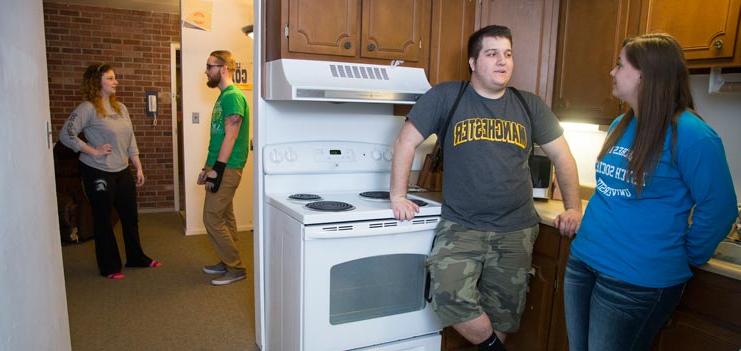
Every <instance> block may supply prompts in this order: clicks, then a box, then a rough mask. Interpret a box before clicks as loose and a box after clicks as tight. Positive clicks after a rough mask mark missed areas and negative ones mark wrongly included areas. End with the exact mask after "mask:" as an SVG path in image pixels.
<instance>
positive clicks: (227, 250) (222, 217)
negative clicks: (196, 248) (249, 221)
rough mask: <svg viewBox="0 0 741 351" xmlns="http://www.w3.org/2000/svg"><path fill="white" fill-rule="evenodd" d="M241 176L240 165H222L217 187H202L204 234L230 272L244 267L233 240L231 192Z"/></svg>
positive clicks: (234, 220) (235, 187)
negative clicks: (225, 167)
mask: <svg viewBox="0 0 741 351" xmlns="http://www.w3.org/2000/svg"><path fill="white" fill-rule="evenodd" d="M241 178H242V170H241V169H233V168H227V169H225V170H224V177H223V178H222V180H221V186H220V187H219V191H217V192H215V193H213V192H211V191H210V190H208V189H206V201H205V203H204V204H203V224H204V225H205V226H206V231H207V232H208V238H209V239H210V240H211V244H212V245H213V246H214V250H216V254H217V255H218V256H219V259H220V260H221V262H223V263H224V264H225V265H226V267H227V269H228V270H229V271H233V272H236V271H244V270H245V268H244V264H242V260H241V259H240V257H239V251H238V250H237V245H236V244H235V242H236V241H237V221H236V219H235V218H234V207H233V206H232V202H233V200H234V193H235V192H236V191H237V186H239V180H240V179H241Z"/></svg>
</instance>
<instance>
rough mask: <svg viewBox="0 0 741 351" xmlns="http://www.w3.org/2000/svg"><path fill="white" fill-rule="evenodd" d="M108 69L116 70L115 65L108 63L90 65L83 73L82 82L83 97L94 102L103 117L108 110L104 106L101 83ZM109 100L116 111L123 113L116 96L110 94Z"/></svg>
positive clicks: (81, 91)
mask: <svg viewBox="0 0 741 351" xmlns="http://www.w3.org/2000/svg"><path fill="white" fill-rule="evenodd" d="M108 71H114V72H115V70H114V69H113V66H111V65H109V64H107V63H102V64H92V65H89V66H87V69H85V73H83V74H82V83H81V84H80V93H82V98H83V99H85V100H86V101H90V102H91V103H93V105H94V106H95V110H96V111H98V115H99V116H101V117H105V114H106V112H105V109H104V108H103V99H102V97H101V96H100V84H101V82H102V79H103V73H106V72H108ZM108 101H109V102H110V103H111V107H113V109H114V110H115V111H116V113H121V107H120V106H119V105H118V101H117V100H116V96H114V95H111V96H109V97H108Z"/></svg>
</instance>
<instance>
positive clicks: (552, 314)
mask: <svg viewBox="0 0 741 351" xmlns="http://www.w3.org/2000/svg"><path fill="white" fill-rule="evenodd" d="M570 243H571V239H568V238H565V237H562V236H561V235H560V234H559V232H558V231H557V230H556V229H555V228H553V227H550V226H547V225H542V224H541V225H540V234H539V235H538V240H537V241H536V242H535V247H534V249H533V268H534V274H533V276H532V277H531V279H530V288H529V291H528V295H527V305H526V308H525V312H524V313H523V315H522V322H521V324H520V330H519V331H518V332H517V333H513V334H511V335H509V336H508V338H507V342H506V343H505V345H506V346H507V350H510V351H518V350H525V351H532V350H536V351H540V350H543V351H546V350H547V351H567V350H568V339H567V337H566V322H565V321H566V319H565V314H564V306H563V276H564V272H565V270H566V262H567V260H568V257H569V245H570ZM694 274H695V276H694V277H693V278H692V279H691V280H690V281H689V282H688V283H687V287H686V288H685V291H684V293H683V295H682V300H681V301H680V303H679V306H678V307H677V310H676V311H675V312H674V313H673V314H672V317H671V319H670V321H669V322H668V323H667V325H666V326H665V327H664V328H663V329H662V331H661V332H660V333H659V335H658V336H657V337H656V340H654V347H653V350H654V351H670V350H671V351H685V350H686V351H695V350H707V351H711V350H712V351H739V350H741V317H740V316H741V303H739V301H741V281H739V280H735V279H731V278H727V277H724V276H721V275H718V274H715V273H711V272H707V271H703V270H698V269H694ZM442 335H443V338H442V339H443V340H442V350H443V351H447V350H450V351H462V350H470V349H471V347H472V346H473V345H471V344H470V343H469V342H468V341H466V340H465V339H464V338H463V337H462V336H460V335H459V334H458V333H457V332H456V331H455V330H454V329H453V328H445V329H444V330H443V333H442Z"/></svg>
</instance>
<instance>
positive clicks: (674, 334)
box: [654, 311, 741, 351]
mask: <svg viewBox="0 0 741 351" xmlns="http://www.w3.org/2000/svg"><path fill="white" fill-rule="evenodd" d="M740 346H741V333H739V331H738V329H735V330H734V329H730V328H728V327H725V326H721V325H718V324H715V323H713V322H710V321H708V320H706V319H704V318H702V317H698V316H696V315H694V314H691V313H684V312H681V311H676V312H674V315H673V316H672V319H671V320H670V321H669V323H668V325H667V326H666V327H665V328H664V329H663V330H662V331H661V334H660V335H659V337H658V339H657V340H656V345H655V347H654V350H658V351H685V350H686V351H696V350H708V351H709V350H712V351H738V349H739V347H740Z"/></svg>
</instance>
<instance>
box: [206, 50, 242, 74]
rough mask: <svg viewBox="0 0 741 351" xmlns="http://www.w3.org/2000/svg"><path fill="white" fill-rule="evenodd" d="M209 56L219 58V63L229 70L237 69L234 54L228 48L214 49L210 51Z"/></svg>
mask: <svg viewBox="0 0 741 351" xmlns="http://www.w3.org/2000/svg"><path fill="white" fill-rule="evenodd" d="M210 56H213V57H215V58H216V59H217V60H219V63H220V64H222V65H225V66H226V69H227V70H228V71H229V72H234V71H236V70H237V62H236V61H235V60H234V55H232V53H231V51H228V50H216V51H212V52H211V54H210Z"/></svg>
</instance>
